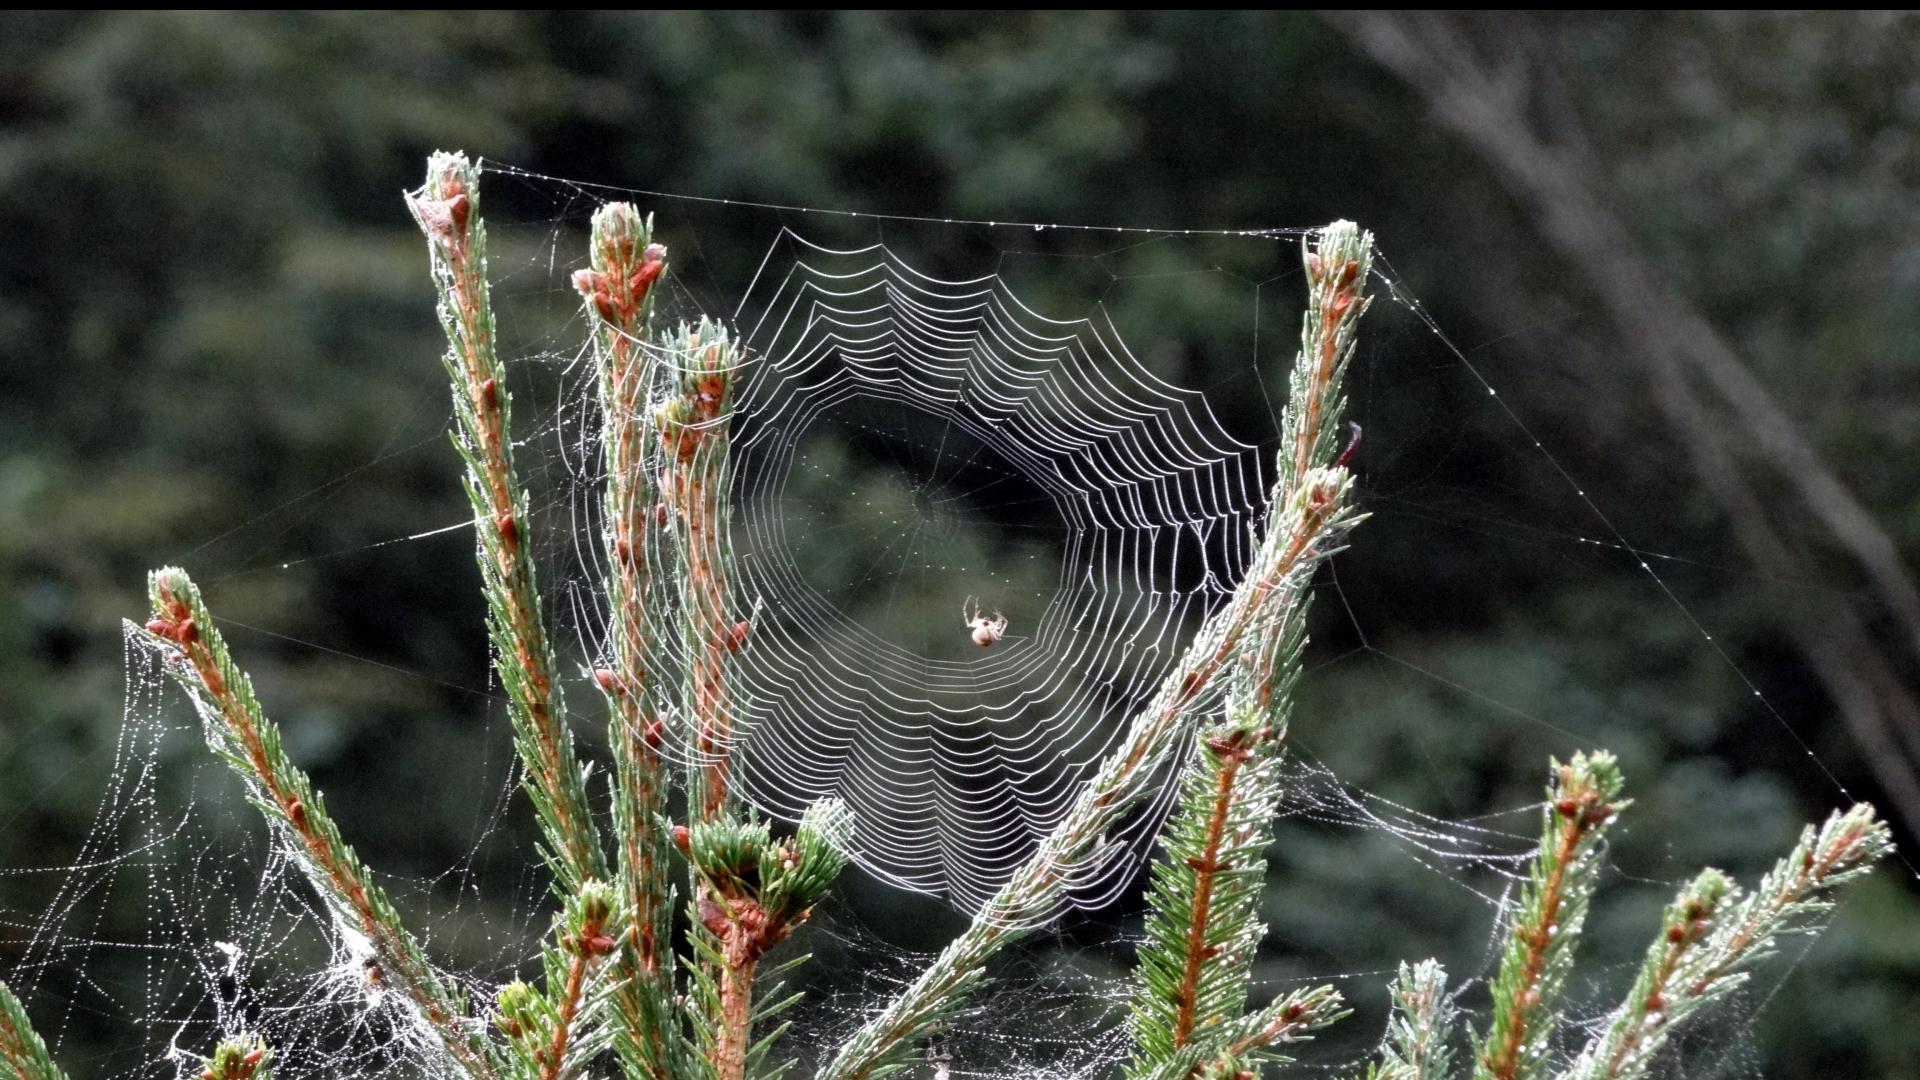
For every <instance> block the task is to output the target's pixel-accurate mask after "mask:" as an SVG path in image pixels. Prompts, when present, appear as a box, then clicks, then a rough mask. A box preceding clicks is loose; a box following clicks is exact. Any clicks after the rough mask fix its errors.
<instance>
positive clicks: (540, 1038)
mask: <svg viewBox="0 0 1920 1080" xmlns="http://www.w3.org/2000/svg"><path fill="white" fill-rule="evenodd" d="M620 933H621V930H620V920H619V916H618V913H617V912H616V911H615V909H614V891H613V889H612V888H611V887H609V886H607V885H606V884H604V883H602V882H598V881H590V882H586V883H585V884H583V885H582V886H581V887H580V888H579V889H578V890H577V891H575V892H574V893H573V894H571V895H570V896H569V897H568V898H567V905H566V908H565V909H564V910H563V911H562V912H561V913H560V914H559V915H557V916H556V917H555V919H554V928H553V934H552V941H553V944H551V945H549V946H547V947H546V948H545V949H544V950H543V951H542V956H541V959H542V961H543V963H544V966H545V980H544V981H545V983H546V992H545V993H541V992H540V991H538V990H535V989H534V988H533V987H531V986H528V985H527V984H526V983H523V982H519V981H517V980H516V981H515V982H512V983H509V984H507V985H506V986H504V987H502V988H501V990H500V993H499V996H498V998H497V999H496V1009H495V1012H494V1026H496V1027H498V1028H499V1029H500V1032H501V1034H503V1035H505V1036H506V1037H507V1046H508V1050H509V1053H508V1059H509V1061H510V1063H511V1064H512V1066H513V1073H514V1075H515V1076H517V1077H524V1078H526V1080H561V1078H563V1077H571V1076H577V1075H579V1074H580V1073H581V1072H582V1070H583V1069H584V1068H585V1066H586V1065H587V1063H588V1062H590V1061H591V1060H592V1059H593V1058H594V1056H595V1055H597V1054H598V1053H600V1051H601V1050H603V1049H604V1048H605V1045H606V1040H607V1035H606V1027H605V1025H603V1024H600V1023H598V1022H597V1021H598V1018H599V1014H600V1013H601V1012H602V1010H603V1008H604V1007H605V1006H606V1005H607V1003H608V994H607V993H606V982H607V978H606V975H607V972H608V970H609V966H610V965H609V964H608V962H607V961H608V959H609V958H610V957H612V956H613V955H615V954H616V953H617V952H618V951H619V949H620V944H621V942H620V938H619V935H620Z"/></svg>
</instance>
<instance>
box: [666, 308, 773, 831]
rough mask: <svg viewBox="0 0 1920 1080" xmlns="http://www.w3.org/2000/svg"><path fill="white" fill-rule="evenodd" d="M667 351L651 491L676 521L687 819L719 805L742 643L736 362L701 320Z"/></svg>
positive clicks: (715, 328)
mask: <svg viewBox="0 0 1920 1080" xmlns="http://www.w3.org/2000/svg"><path fill="white" fill-rule="evenodd" d="M663 352H664V353H665V355H667V356H669V357H671V358H673V360H674V363H675V370H674V371H673V373H672V378H673V386H672V390H671V393H670V394H669V395H668V397H667V398H666V400H665V401H663V402H662V403H661V404H660V406H659V408H658V409H657V410H656V412H655V416H654V422H655V425H656V426H657V427H658V429H659V432H660V442H661V448H662V463H661V481H660V488H661V492H662V494H663V496H664V497H665V500H666V504H667V506H668V507H669V508H670V510H671V512H672V519H673V521H674V522H675V524H676V525H677V527H678V530H679V531H678V537H679V540H680V553H681V557H682V558H683V559H684V560H685V565H684V567H683V568H682V571H683V572H682V574H681V578H682V607H683V608H684V611H685V618H686V632H687V642H688V646H689V648H690V649H691V650H692V654H693V655H692V659H691V661H690V670H689V672H688V679H687V694H686V710H687V713H688V715H689V716H690V717H691V719H692V723H693V754H694V760H695V763H696V765H697V766H698V767H697V768H696V769H695V770H694V773H693V775H692V777H691V780H690V783H689V791H690V794H689V797H690V799H691V800H692V803H693V811H692V812H693V815H694V819H695V820H696V821H701V822H705V821H712V820H714V819H715V818H716V817H717V816H719V814H720V812H721V810H722V809H723V808H724V807H726V806H727V805H728V797H729V795H730V794H731V791H730V788H729V786H728V785H729V779H730V777H729V766H730V762H731V757H732V753H733V716H732V713H731V711H730V708H731V706H730V703H729V702H728V700H727V686H726V678H727V669H728V664H729V658H730V657H731V656H732V655H733V654H734V653H737V652H739V651H740V650H741V649H742V648H743V647H745V645H746V641H747V634H748V632H749V630H750V629H751V624H750V623H749V622H748V621H747V620H744V619H742V620H740V621H738V622H736V621H734V619H733V617H732V616H731V615H730V614H729V612H728V607H727V604H728V594H727V587H728V581H727V577H728V569H729V566H728V563H729V559H730V556H731V546H730V543H729V539H728V535H727V529H728V525H727V500H726V490H727V476H728V448H729V440H728V434H729V433H728V423H729V421H730V420H731V419H732V417H731V412H730V410H731V408H732V399H733V386H734V382H735V378H736V376H737V374H738V372H739V369H740V365H741V363H742V361H743V359H744V356H743V353H742V351H741V349H740V346H739V344H738V343H737V342H735V341H734V340H733V338H732V336H731V335H730V334H728V332H727V329H726V327H725V326H722V325H721V324H719V323H716V322H711V321H709V320H706V319H702V320H701V321H700V322H699V323H698V324H697V325H693V326H682V327H681V328H680V329H679V330H678V331H677V332H676V333H675V334H674V335H673V336H672V337H671V338H670V339H669V340H668V342H667V343H666V346H665V348H664V349H663Z"/></svg>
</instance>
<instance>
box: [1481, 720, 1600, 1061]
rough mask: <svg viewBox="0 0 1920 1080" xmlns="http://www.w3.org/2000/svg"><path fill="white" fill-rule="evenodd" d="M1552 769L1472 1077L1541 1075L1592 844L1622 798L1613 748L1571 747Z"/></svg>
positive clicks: (1590, 875) (1587, 887)
mask: <svg viewBox="0 0 1920 1080" xmlns="http://www.w3.org/2000/svg"><path fill="white" fill-rule="evenodd" d="M1553 770H1554V784H1553V786H1552V787H1551V788H1549V789H1548V799H1547V806H1546V808H1545V810H1543V811H1542V813H1541V837H1540V850H1539V853H1538V854H1537V855H1535V856H1534V860H1533V865H1532V866H1531V868H1530V870H1529V873H1528V879H1527V884H1526V887H1525V888H1524V889H1522V890H1521V894H1520V902H1519V906H1518V908H1517V910H1516V912H1515V916H1514V919H1513V925H1512V927H1511V929H1510V930H1509V931H1508V934H1507V943H1506V948H1505V949H1504V950H1503V952H1502V953H1501V957H1500V973H1499V975H1498V976H1496V977H1495V979H1494V984H1493V1022H1492V1024H1491V1026H1490V1027H1489V1028H1488V1030H1487V1033H1486V1035H1485V1036H1484V1037H1482V1038H1481V1039H1480V1040H1479V1043H1478V1045H1477V1047H1476V1053H1475V1055H1474V1073H1473V1075H1474V1078H1475V1080H1519V1078H1523V1077H1534V1076H1538V1075H1541V1070H1542V1069H1543V1068H1544V1066H1545V1062H1546V1056H1547V1041H1548V1035H1549V1034H1550V1033H1551V1032H1552V1030H1553V1028H1554V1027H1555V1026H1556V1025H1557V1023H1558V1018H1559V1002H1560V995H1561V991H1562V990H1563V989H1564V988H1565V985H1566V979H1567V974H1568V972H1569V971H1570V970H1571V968H1572V966H1573V950H1574V944H1575V942H1576V941H1578V940H1579V937H1580V930H1581V926H1582V924H1583V923H1584V921H1585V919H1586V912H1587V901H1588V899H1589V898H1590V897H1591V896H1592V894H1593V887H1594V883H1595V881H1596V880H1597V879H1598V876H1599V874H1598V869H1599V858H1598V857H1597V856H1596V855H1595V852H1594V849H1595V848H1596V847H1597V846H1598V845H1599V843H1600V839H1601V837H1602V836H1604V835H1605V832H1606V829H1607V826H1608V825H1610V824H1611V823H1612V822H1613V820H1614V818H1615V816H1616V815H1617V814H1618V812H1619V811H1620V809H1621V808H1622V807H1623V806H1624V804H1623V803H1622V802H1621V801H1620V789H1621V786H1622V780H1621V776H1620V769H1619V767H1618V766H1617V765H1616V764H1615V763H1614V759H1613V755H1611V754H1607V753H1595V754H1591V755H1588V754H1575V755H1574V756H1573V759H1572V760H1571V761H1569V762H1567V763H1566V764H1564V765H1562V764H1560V763H1558V762H1555V763H1554V766H1553Z"/></svg>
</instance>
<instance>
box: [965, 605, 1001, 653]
mask: <svg viewBox="0 0 1920 1080" xmlns="http://www.w3.org/2000/svg"><path fill="white" fill-rule="evenodd" d="M960 622H961V624H962V625H964V626H966V628H967V629H969V630H971V631H973V643H974V644H975V645H978V646H980V647H981V648H983V649H985V648H988V647H990V646H992V645H993V643H994V642H996V641H999V640H1000V638H1001V637H1002V636H1003V635H1005V634H1006V632H1007V617H1006V616H1005V615H1002V614H1000V613H999V612H997V611H996V612H994V613H993V618H991V619H989V618H987V616H986V615H985V614H984V613H983V612H981V610H980V605H979V604H978V603H976V602H975V601H974V599H973V597H971V596H969V597H967V602H966V603H965V604H964V605H962V606H961V608H960Z"/></svg>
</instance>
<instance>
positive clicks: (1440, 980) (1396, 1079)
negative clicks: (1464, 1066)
mask: <svg viewBox="0 0 1920 1080" xmlns="http://www.w3.org/2000/svg"><path fill="white" fill-rule="evenodd" d="M1392 995H1393V1016H1392V1018H1391V1019H1389V1020H1388V1021H1387V1038H1386V1042H1385V1043H1384V1044H1383V1045H1382V1046H1381V1048H1380V1060H1379V1061H1376V1062H1374V1063H1373V1064H1372V1065H1370V1066H1369V1067H1368V1068H1367V1080H1446V1077H1448V1076H1450V1075H1451V1074H1452V1064H1453V1060H1452V1059H1453V1054H1452V1053H1451V1051H1449V1050H1448V1048H1447V1040H1448V1039H1449V1038H1451V1037H1452V1034H1453V1021H1454V1012H1455V1010H1454V1006H1453V1002H1452V1001H1451V1000H1449V999H1448V998H1447V973H1446V969H1444V968H1442V967H1441V966H1440V964H1439V962H1438V961H1435V960H1422V961H1421V962H1420V963H1418V964H1411V965H1410V964H1407V963H1405V962H1402V963H1401V965H1400V972H1399V974H1398V976H1397V977H1396V978H1395V979H1394V984H1393V990H1392Z"/></svg>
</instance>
